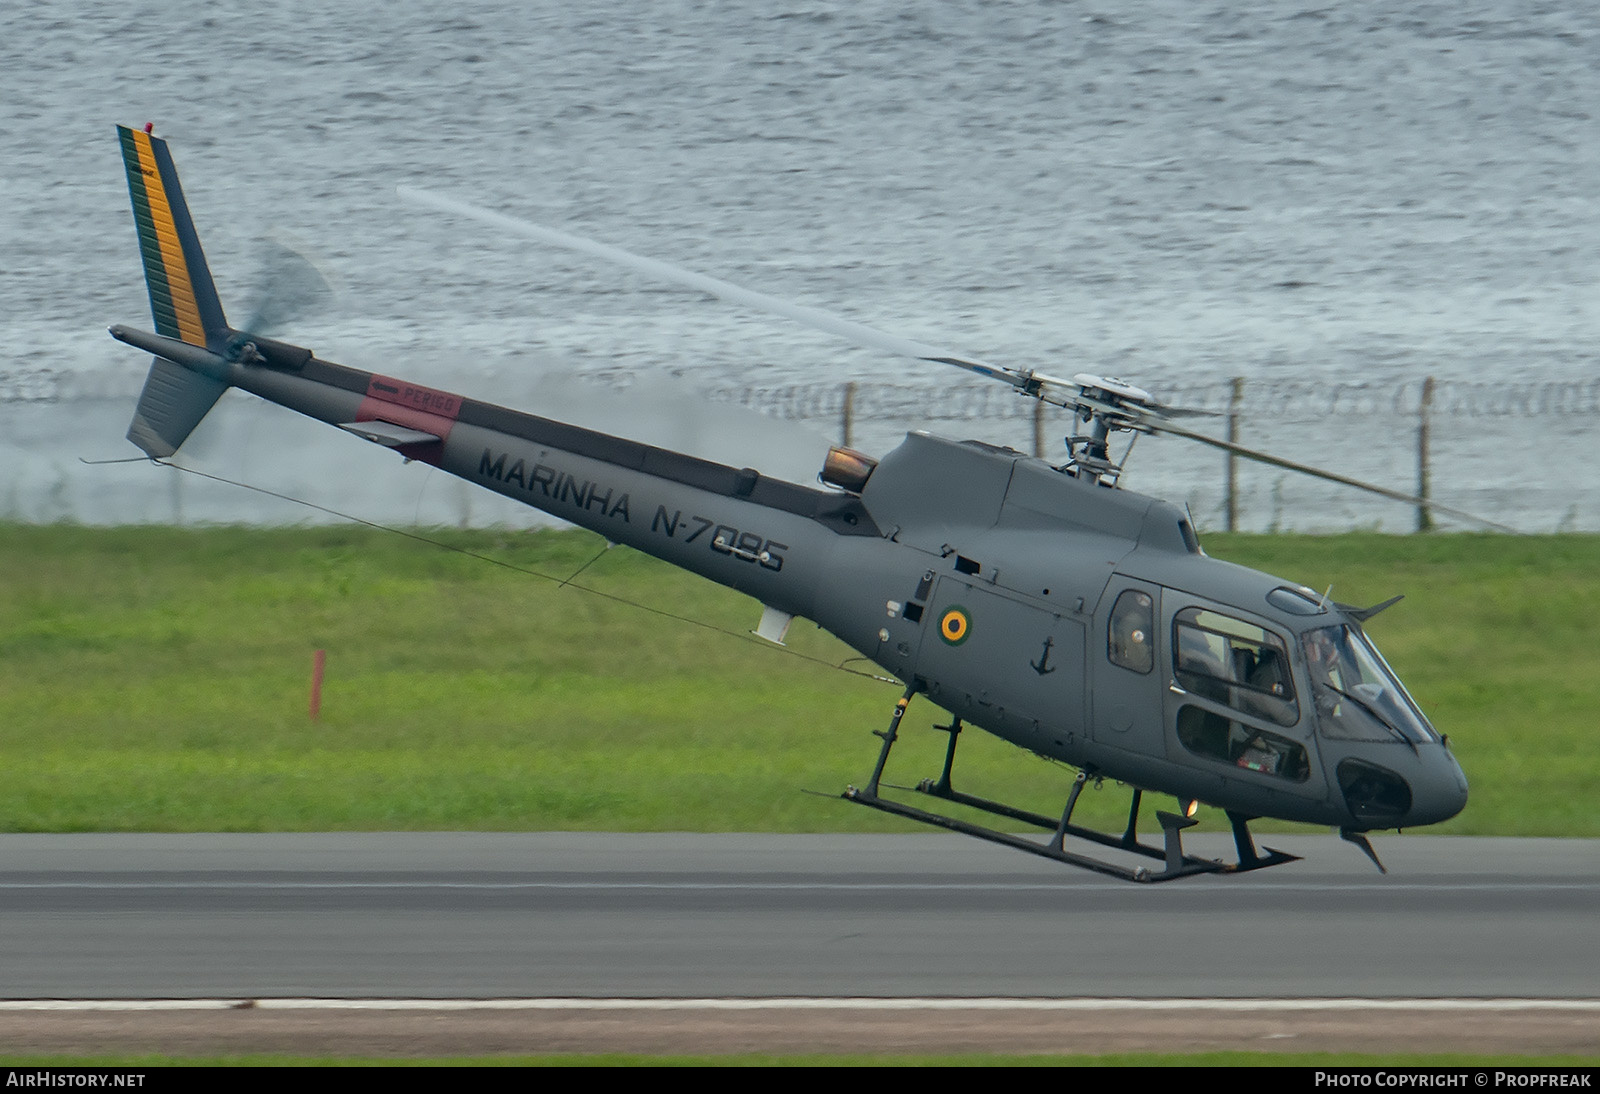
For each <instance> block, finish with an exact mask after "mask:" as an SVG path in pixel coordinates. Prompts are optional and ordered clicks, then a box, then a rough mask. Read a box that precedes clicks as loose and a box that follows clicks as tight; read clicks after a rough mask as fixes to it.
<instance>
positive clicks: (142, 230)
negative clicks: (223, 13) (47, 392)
mask: <svg viewBox="0 0 1600 1094" xmlns="http://www.w3.org/2000/svg"><path fill="white" fill-rule="evenodd" d="M117 136H118V138H119V139H120V140H121V142H122V162H123V164H124V166H126V167H127V169H128V196H129V198H131V199H132V201H133V222H134V226H135V227H137V228H138V230H139V253H140V254H141V255H143V256H144V280H145V284H146V285H147V286H148V287H149V289H150V312H151V314H152V315H153V316H154V317H155V321H156V333H158V334H161V335H164V336H165V337H167V338H175V339H178V340H179V341H182V342H187V343H188V344H189V345H191V346H198V347H200V348H202V349H210V350H211V351H213V352H217V353H220V352H223V351H224V350H225V349H226V347H227V344H228V339H229V337H230V336H231V334H232V332H231V331H229V330H228V321H227V320H226V319H225V318H223V315H222V304H221V302H220V301H219V300H218V299H217V288H216V286H215V285H214V284H212V282H211V271H210V270H209V269H207V268H206V256H205V254H204V253H203V252H202V251H201V250H200V237H199V236H198V235H196V234H195V230H194V221H193V220H191V219H190V217H189V206H188V204H187V203H186V202H185V201H184V200H183V187H182V186H180V185H179V184H178V169H177V168H176V167H175V166H173V163H172V156H171V154H170V153H169V152H168V151H167V142H166V141H164V140H161V139H160V138H158V137H153V136H151V135H150V131H149V130H148V129H145V130H144V131H142V132H141V131H139V130H135V129H129V128H128V127H127V126H123V125H119V126H117ZM227 388H228V385H227V383H226V382H224V381H223V380H222V379H219V378H218V377H216V376H206V375H202V374H201V373H198V372H194V371H192V370H190V369H188V368H185V367H184V366H182V365H179V364H176V363H174V362H172V361H169V360H167V359H165V358H163V357H157V358H156V359H155V361H154V363H153V364H152V365H151V368H150V375H149V376H148V377H147V378H146V379H145V382H144V391H142V392H141V393H140V395H139V406H138V408H137V409H136V410H135V411H134V414H133V424H132V425H130V426H129V427H128V439H129V440H130V441H132V442H133V443H134V444H136V445H138V446H139V447H140V448H142V449H144V451H145V452H146V453H148V454H149V455H151V456H154V457H157V458H160V457H165V456H170V455H172V454H173V453H174V452H176V451H177V450H178V446H179V445H181V444H183V442H184V440H185V439H186V438H187V437H188V436H189V434H190V433H191V432H192V431H193V430H194V427H195V426H197V425H199V424H200V419H201V418H204V417H205V416H206V414H207V412H209V411H210V410H211V408H212V407H213V406H215V405H216V402H217V400H218V399H219V398H220V397H221V396H222V393H223V392H224V391H226V390H227Z"/></svg>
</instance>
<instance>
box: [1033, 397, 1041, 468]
mask: <svg viewBox="0 0 1600 1094" xmlns="http://www.w3.org/2000/svg"><path fill="white" fill-rule="evenodd" d="M1033 455H1034V458H1036V459H1041V460H1042V459H1044V400H1043V399H1035V400H1034V401H1033Z"/></svg>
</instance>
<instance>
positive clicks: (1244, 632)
mask: <svg viewBox="0 0 1600 1094" xmlns="http://www.w3.org/2000/svg"><path fill="white" fill-rule="evenodd" d="M1172 660H1173V664H1172V668H1173V675H1174V676H1176V678H1177V681H1178V683H1179V684H1180V685H1182V686H1183V687H1184V688H1186V689H1187V690H1188V691H1190V692H1192V693H1193V694H1195V695H1201V696H1204V697H1205V698H1207V699H1211V700H1213V701H1214V702H1218V703H1223V704H1225V705H1227V706H1230V707H1232V708H1234V709H1235V710H1239V711H1242V712H1244V713H1246V714H1253V715H1256V716H1257V717H1261V718H1270V719H1272V720H1273V721H1275V722H1277V723H1278V724H1279V725H1285V726H1292V725H1294V724H1295V722H1297V721H1299V720H1300V709H1299V707H1298V706H1297V705H1296V704H1295V699H1294V684H1293V681H1292V680H1291V679H1290V676H1289V658H1288V656H1287V653H1286V648H1285V646H1284V644H1283V639H1281V638H1279V637H1278V636H1277V635H1275V634H1273V633H1272V632H1271V631H1269V630H1266V629H1265V628H1263V627H1258V626H1256V625H1255V624H1254V623H1246V622H1245V621H1244V620H1242V619H1235V618H1233V617H1232V616H1227V615H1222V614H1221V613H1219V612H1212V611H1207V610H1205V609H1203V608H1185V609H1184V610H1183V611H1181V612H1179V613H1178V614H1177V615H1176V616H1175V617H1174V618H1173V621H1172Z"/></svg>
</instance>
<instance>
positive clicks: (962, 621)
mask: <svg viewBox="0 0 1600 1094" xmlns="http://www.w3.org/2000/svg"><path fill="white" fill-rule="evenodd" d="M971 633H972V617H971V616H969V615H968V614H967V609H965V608H963V607H962V606H961V605H959V604H952V605H950V607H948V608H946V609H945V612H944V614H943V615H941V616H940V617H939V637H940V638H942V639H944V640H945V642H946V643H947V644H949V645H952V646H959V645H961V643H963V642H965V641H966V640H967V636H968V635H969V634H971Z"/></svg>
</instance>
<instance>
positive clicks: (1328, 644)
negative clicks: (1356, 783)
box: [1304, 625, 1437, 744]
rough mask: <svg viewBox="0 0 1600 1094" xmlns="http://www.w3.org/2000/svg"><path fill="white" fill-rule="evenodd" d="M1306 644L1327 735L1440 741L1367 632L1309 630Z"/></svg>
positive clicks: (1319, 720)
mask: <svg viewBox="0 0 1600 1094" xmlns="http://www.w3.org/2000/svg"><path fill="white" fill-rule="evenodd" d="M1304 643H1305V651H1306V663H1307V664H1308V665H1309V666H1310V668H1311V683H1312V686H1313V688H1314V689H1315V691H1316V707H1317V725H1318V728H1319V729H1320V730H1321V732H1322V734H1323V735H1324V736H1326V737H1330V738H1341V739H1344V740H1359V741H1393V740H1404V741H1407V742H1410V743H1412V744H1416V743H1418V742H1424V741H1433V740H1437V738H1436V737H1435V735H1434V733H1433V727H1431V726H1430V725H1428V720H1427V719H1426V718H1424V717H1423V716H1422V712H1421V711H1420V710H1418V709H1417V705H1416V703H1414V702H1413V701H1412V699H1411V696H1409V695H1407V694H1406V690H1405V688H1403V687H1401V686H1400V681H1399V680H1398V679H1396V677H1395V675H1394V673H1393V672H1391V671H1390V669H1389V666H1388V664H1387V663H1386V662H1385V661H1384V659H1383V655H1382V654H1380V653H1379V652H1378V649H1377V647H1376V646H1374V645H1373V644H1372V641H1371V639H1369V638H1368V637H1367V636H1366V635H1365V634H1363V633H1362V632H1361V631H1359V630H1357V629H1356V628H1354V627H1351V626H1348V625H1347V626H1341V627H1323V628H1321V629H1320V630H1314V631H1307V632H1306V634H1305V637H1304Z"/></svg>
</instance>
